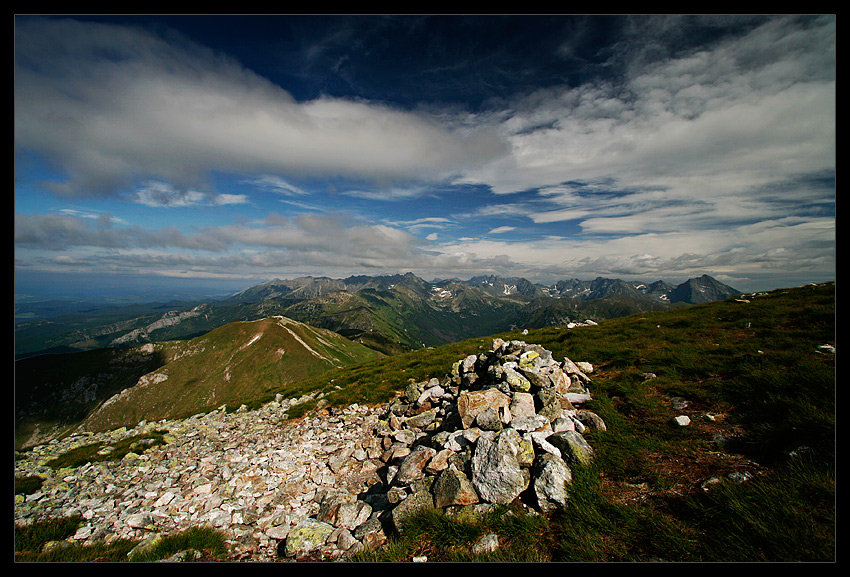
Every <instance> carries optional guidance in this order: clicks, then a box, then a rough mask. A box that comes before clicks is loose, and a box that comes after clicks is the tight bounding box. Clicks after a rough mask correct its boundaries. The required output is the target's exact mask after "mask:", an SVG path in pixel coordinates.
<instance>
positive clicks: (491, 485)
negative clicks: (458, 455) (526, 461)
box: [470, 429, 530, 504]
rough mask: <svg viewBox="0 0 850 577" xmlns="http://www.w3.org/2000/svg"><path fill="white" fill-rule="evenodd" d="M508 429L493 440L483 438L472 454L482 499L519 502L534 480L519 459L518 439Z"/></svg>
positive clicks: (472, 464) (505, 502) (481, 437)
mask: <svg viewBox="0 0 850 577" xmlns="http://www.w3.org/2000/svg"><path fill="white" fill-rule="evenodd" d="M508 431H513V432H514V433H516V431H514V430H513V429H506V430H505V431H503V432H502V433H500V434H498V435H496V436H495V438H494V439H492V440H491V438H490V436H489V435H481V436H480V437H479V438H478V441H477V442H476V444H475V451H474V452H473V454H472V462H471V464H470V466H471V469H472V484H473V486H474V487H475V490H476V491H477V492H478V495H479V496H480V497H481V499H483V500H485V501H487V502H490V503H503V504H507V503H510V502H511V501H513V500H514V499H516V498H517V497H518V496H519V495H520V493H522V492H523V491H524V490H525V489H526V488H527V487H528V483H529V480H530V477H529V474H528V471H527V470H526V469H523V468H522V467H521V466H520V463H519V460H518V459H517V447H516V440H515V439H514V438H512V435H510V434H508Z"/></svg>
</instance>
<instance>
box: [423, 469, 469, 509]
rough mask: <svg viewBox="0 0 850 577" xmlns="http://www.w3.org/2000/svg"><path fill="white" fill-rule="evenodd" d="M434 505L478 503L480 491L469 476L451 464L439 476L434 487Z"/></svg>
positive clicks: (448, 505) (446, 505)
mask: <svg viewBox="0 0 850 577" xmlns="http://www.w3.org/2000/svg"><path fill="white" fill-rule="evenodd" d="M433 493H434V505H436V506H437V507H452V506H456V505H473V504H475V503H478V500H479V499H478V493H476V492H475V487H474V486H473V485H472V482H471V481H470V480H469V479H468V478H467V476H466V475H465V474H464V473H463V472H461V471H459V470H458V469H457V468H456V467H454V466H450V467H449V468H447V469H446V470H444V471H443V472H442V473H440V476H439V477H437V480H436V481H435V482H434V487H433Z"/></svg>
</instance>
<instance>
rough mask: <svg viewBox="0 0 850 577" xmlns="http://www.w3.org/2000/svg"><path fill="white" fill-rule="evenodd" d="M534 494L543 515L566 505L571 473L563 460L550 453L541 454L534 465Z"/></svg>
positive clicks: (571, 478)
mask: <svg viewBox="0 0 850 577" xmlns="http://www.w3.org/2000/svg"><path fill="white" fill-rule="evenodd" d="M534 469H535V471H534V494H535V496H536V497H537V505H538V507H539V508H540V510H541V511H543V512H544V513H546V512H550V511H554V510H555V509H558V508H563V507H564V506H565V505H566V504H567V498H568V492H567V484H568V483H572V480H573V477H572V471H570V468H569V467H568V466H567V464H566V463H565V462H564V460H563V459H562V458H561V457H559V456H557V455H554V454H552V453H543V454H542V455H540V457H538V458H537V460H536V461H535V463H534Z"/></svg>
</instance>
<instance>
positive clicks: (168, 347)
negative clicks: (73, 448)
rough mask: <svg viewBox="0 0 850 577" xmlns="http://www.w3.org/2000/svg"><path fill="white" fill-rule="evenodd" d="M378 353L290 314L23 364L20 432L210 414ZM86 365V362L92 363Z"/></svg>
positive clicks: (19, 371)
mask: <svg viewBox="0 0 850 577" xmlns="http://www.w3.org/2000/svg"><path fill="white" fill-rule="evenodd" d="M378 356H380V354H379V353H377V352H376V351H374V350H372V349H369V348H367V347H365V346H363V345H360V344H359V343H355V342H352V341H351V340H349V339H346V338H344V337H342V336H340V335H338V334H336V333H334V332H332V331H328V330H324V329H319V328H315V327H311V326H309V325H305V324H303V323H300V322H297V321H294V320H291V319H288V318H285V317H272V318H265V319H261V320H258V321H251V322H238V323H230V324H227V325H224V326H222V327H219V328H217V329H215V330H214V331H211V332H209V333H207V334H205V335H202V336H200V337H196V338H194V339H191V340H189V341H183V342H166V343H157V344H147V345H143V346H141V347H134V348H131V349H99V350H96V351H89V352H83V353H75V354H71V355H61V356H55V357H52V358H51V359H50V361H51V363H50V365H49V368H48V364H47V363H45V360H46V359H45V358H44V357H35V358H30V359H23V360H20V361H17V362H16V366H15V369H16V389H17V391H16V392H17V394H18V398H17V399H16V404H17V407H16V408H17V423H16V425H17V428H18V431H16V437H18V440H21V439H22V438H23V437H31V436H32V435H33V431H34V430H35V426H36V424H39V434H38V435H37V436H38V437H43V436H45V435H47V436H51V435H55V434H58V433H59V432H61V431H64V430H67V429H68V428H73V427H76V426H79V427H80V428H81V429H82V430H93V431H98V430H106V429H110V428H115V427H118V426H132V425H135V424H136V423H137V422H139V421H140V420H159V419H163V418H168V417H176V416H181V415H188V414H193V413H198V412H205V411H209V410H211V409H214V408H217V407H219V406H221V405H223V404H227V403H232V402H238V401H239V400H240V399H246V398H247V399H250V398H253V397H255V396H258V395H260V394H262V393H263V392H265V391H268V390H271V389H280V388H282V387H285V386H286V385H288V384H290V383H293V382H297V381H300V380H303V379H306V378H309V377H314V376H316V375H319V374H321V373H323V372H325V371H327V370H329V369H332V368H337V367H342V366H348V365H351V364H354V363H358V362H361V361H364V360H369V359H374V358H376V357H378ZM87 368H88V369H87Z"/></svg>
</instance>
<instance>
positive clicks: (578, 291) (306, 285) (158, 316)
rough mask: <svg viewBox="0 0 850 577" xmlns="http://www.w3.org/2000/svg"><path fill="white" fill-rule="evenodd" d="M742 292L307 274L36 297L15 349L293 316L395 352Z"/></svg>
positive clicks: (164, 335)
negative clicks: (141, 297) (201, 296)
mask: <svg viewBox="0 0 850 577" xmlns="http://www.w3.org/2000/svg"><path fill="white" fill-rule="evenodd" d="M736 294H740V291H737V290H736V289H734V288H732V287H730V286H727V285H725V284H723V283H720V282H718V281H717V280H715V279H714V278H712V277H710V276H708V275H703V276H701V277H698V278H692V279H689V280H688V281H686V282H684V283H681V284H679V285H673V284H670V283H666V282H664V281H656V282H653V283H643V282H638V281H624V280H621V279H609V278H601V277H600V278H597V279H594V280H591V281H580V280H576V279H571V280H562V281H558V282H557V283H555V284H553V285H543V284H537V283H532V282H530V281H528V280H527V279H524V278H521V277H499V276H492V275H491V276H475V277H472V278H470V279H469V280H467V281H462V280H459V279H445V280H434V281H432V282H427V281H425V280H423V279H421V278H419V277H417V276H416V275H414V274H412V273H406V274H397V275H387V276H366V275H359V276H350V277H348V278H345V279H333V278H328V277H311V276H307V277H299V278H295V279H290V280H280V279H275V280H272V281H268V282H265V283H262V284H258V285H255V286H252V287H250V288H247V289H245V290H242V291H239V292H237V293H234V294H232V295H230V296H229V297H227V298H223V299H207V300H205V301H194V302H186V301H173V302H168V303H149V304H133V305H129V306H113V307H104V308H97V309H90V310H77V311H75V312H72V313H70V314H53V315H52V316H48V315H44V316H43V317H42V318H36V317H38V316H39V314H38V310H37V309H34V308H33V306H32V305H28V308H26V309H24V308H22V309H21V310H20V316H21V317H23V318H16V326H15V353H16V357H17V358H22V357H25V356H31V355H34V354H43V353H47V352H72V351H83V350H91V349H96V348H102V347H126V346H134V345H139V344H144V343H150V342H162V341H171V340H186V339H190V338H193V337H197V336H200V335H203V334H205V333H207V332H209V331H211V330H213V329H215V328H217V327H220V326H223V325H225V324H228V323H231V322H236V321H247V320H256V319H261V318H266V317H271V316H285V317H287V318H291V319H294V320H297V321H300V322H303V323H306V324H309V325H312V326H315V327H318V328H324V329H329V330H331V331H334V332H336V333H338V334H341V335H343V336H345V337H347V338H349V339H351V340H356V341H357V342H358V343H360V344H363V345H365V346H368V347H371V348H373V349H375V350H378V351H380V352H382V353H385V354H395V353H398V352H403V351H406V350H412V349H417V348H422V347H428V346H437V345H441V344H445V343H449V342H456V341H459V340H463V339H467V338H472V337H475V336H481V335H486V334H493V333H496V332H499V331H501V330H508V329H512V328H517V327H524V328H541V327H543V326H549V325H559V324H568V323H570V322H576V321H584V320H586V319H591V320H594V321H599V320H604V319H607V318H615V317H621V316H626V315H630V314H635V313H638V312H645V311H650V310H664V309H666V308H672V307H676V306H687V305H694V304H703V303H706V302H711V301H717V300H723V299H726V298H729V297H731V296H734V295H736ZM78 308H82V307H78ZM17 314H18V310H17V309H16V316H17Z"/></svg>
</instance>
